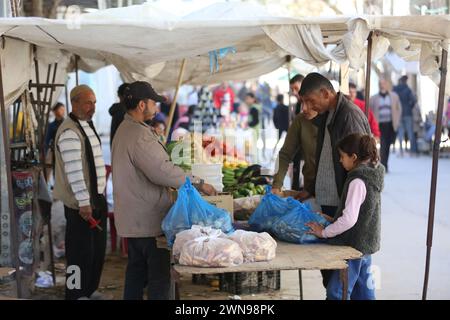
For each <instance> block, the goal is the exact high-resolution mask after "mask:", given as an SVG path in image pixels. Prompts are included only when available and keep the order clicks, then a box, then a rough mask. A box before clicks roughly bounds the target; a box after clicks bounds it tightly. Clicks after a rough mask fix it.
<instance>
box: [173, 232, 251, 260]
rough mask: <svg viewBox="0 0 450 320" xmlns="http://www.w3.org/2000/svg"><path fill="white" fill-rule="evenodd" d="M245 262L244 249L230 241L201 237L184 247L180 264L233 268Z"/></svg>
mask: <svg viewBox="0 0 450 320" xmlns="http://www.w3.org/2000/svg"><path fill="white" fill-rule="evenodd" d="M243 262H244V257H243V255H242V249H241V248H240V247H239V245H238V244H237V243H236V242H234V241H232V240H229V239H224V238H217V237H200V238H197V239H194V240H190V241H188V242H186V243H185V244H184V245H183V248H182V249H181V255H180V260H179V263H180V264H182V265H186V266H195V267H231V266H237V265H240V264H242V263H243Z"/></svg>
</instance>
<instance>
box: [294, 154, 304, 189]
mask: <svg viewBox="0 0 450 320" xmlns="http://www.w3.org/2000/svg"><path fill="white" fill-rule="evenodd" d="M301 160H302V153H301V152H300V151H299V152H297V154H296V155H295V157H294V160H293V161H292V162H293V170H292V190H296V191H300V162H301Z"/></svg>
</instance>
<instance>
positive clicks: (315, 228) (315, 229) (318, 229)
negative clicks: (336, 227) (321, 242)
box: [305, 222, 324, 238]
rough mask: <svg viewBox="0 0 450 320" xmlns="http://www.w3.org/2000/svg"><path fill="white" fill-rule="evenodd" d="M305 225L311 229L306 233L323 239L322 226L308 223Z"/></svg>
mask: <svg viewBox="0 0 450 320" xmlns="http://www.w3.org/2000/svg"><path fill="white" fill-rule="evenodd" d="M305 225H306V226H307V227H309V228H310V229H311V230H310V231H307V232H306V233H308V234H313V235H315V236H316V237H317V238H323V236H322V230H323V229H324V227H322V225H320V224H318V223H317V222H309V223H305Z"/></svg>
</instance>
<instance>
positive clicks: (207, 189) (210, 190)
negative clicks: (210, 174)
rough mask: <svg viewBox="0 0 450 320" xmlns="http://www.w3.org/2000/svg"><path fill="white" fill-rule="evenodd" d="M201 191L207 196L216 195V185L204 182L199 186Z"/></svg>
mask: <svg viewBox="0 0 450 320" xmlns="http://www.w3.org/2000/svg"><path fill="white" fill-rule="evenodd" d="M199 191H200V192H203V193H204V194H206V195H207V196H216V195H217V191H216V189H214V187H213V186H212V185H210V184H208V183H203V184H201V185H200V186H199Z"/></svg>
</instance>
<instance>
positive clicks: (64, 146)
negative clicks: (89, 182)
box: [58, 121, 106, 207]
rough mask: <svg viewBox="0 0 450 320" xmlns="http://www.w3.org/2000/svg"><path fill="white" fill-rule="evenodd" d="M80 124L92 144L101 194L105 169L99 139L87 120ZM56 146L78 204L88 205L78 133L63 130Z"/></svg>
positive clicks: (87, 192) (104, 183)
mask: <svg viewBox="0 0 450 320" xmlns="http://www.w3.org/2000/svg"><path fill="white" fill-rule="evenodd" d="M80 124H81V126H82V127H83V129H84V131H85V132H86V135H87V136H88V138H89V142H90V143H91V146H92V152H93V154H94V159H95V168H96V172H97V186H98V190H97V192H98V193H99V194H102V193H103V191H104V190H105V186H106V170H105V162H104V160H103V154H102V149H101V145H100V141H99V140H98V139H97V136H96V135H95V133H94V131H93V130H92V129H91V127H90V126H89V124H88V123H87V121H80ZM58 147H59V150H60V152H61V157H62V159H63V162H64V171H65V173H66V175H67V179H68V181H69V184H70V187H71V188H72V191H73V193H74V194H75V198H76V199H77V201H78V204H79V206H80V207H84V206H88V205H90V196H89V190H88V189H87V186H86V181H84V177H83V164H82V161H81V142H80V139H79V137H78V135H77V134H76V133H75V132H74V131H73V130H66V131H64V132H63V133H62V134H61V135H60V137H59V140H58Z"/></svg>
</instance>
